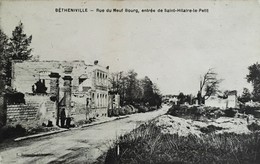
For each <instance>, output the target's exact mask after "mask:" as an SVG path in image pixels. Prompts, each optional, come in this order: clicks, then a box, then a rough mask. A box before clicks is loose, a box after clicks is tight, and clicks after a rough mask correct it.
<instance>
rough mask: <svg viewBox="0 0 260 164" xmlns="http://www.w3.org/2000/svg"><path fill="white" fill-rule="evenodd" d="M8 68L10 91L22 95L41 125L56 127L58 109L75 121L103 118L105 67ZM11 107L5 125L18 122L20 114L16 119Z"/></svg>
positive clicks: (50, 64) (26, 64) (47, 64)
mask: <svg viewBox="0 0 260 164" xmlns="http://www.w3.org/2000/svg"><path fill="white" fill-rule="evenodd" d="M12 68H13V69H12V88H14V89H15V90H16V91H18V92H22V93H24V94H25V103H26V104H25V106H30V107H32V108H34V109H35V110H34V114H37V115H38V116H39V120H41V122H46V121H47V120H51V121H52V122H56V124H58V121H59V114H60V111H61V108H65V112H66V115H67V117H72V118H73V119H74V120H75V121H78V120H86V119H90V118H93V117H100V116H107V109H108V76H109V67H108V66H107V67H102V66H100V65H99V63H98V61H95V62H94V63H93V64H85V62H84V61H71V62H69V61H23V62H22V61H13V64H12ZM11 108H12V107H10V108H9V115H8V114H7V119H9V122H10V121H11V122H12V121H18V120H21V119H22V118H21V111H19V115H20V116H19V117H18V116H17V117H16V116H15V115H13V113H15V112H10V111H12V110H13V111H15V110H16V108H15V109H11ZM36 108H37V109H36ZM32 111H33V110H32ZM10 113H11V114H10ZM25 113H27V114H28V113H29V112H25ZM26 117H27V118H29V117H28V116H26ZM32 117H33V114H32Z"/></svg>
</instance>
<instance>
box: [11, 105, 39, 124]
mask: <svg viewBox="0 0 260 164" xmlns="http://www.w3.org/2000/svg"><path fill="white" fill-rule="evenodd" d="M6 118H7V119H6V120H7V123H6V124H7V125H16V124H20V125H24V126H30V125H32V124H38V120H39V119H40V114H39V113H38V110H37V108H35V107H32V106H28V105H7V113H6Z"/></svg>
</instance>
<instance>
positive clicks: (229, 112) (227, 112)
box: [225, 108, 237, 117]
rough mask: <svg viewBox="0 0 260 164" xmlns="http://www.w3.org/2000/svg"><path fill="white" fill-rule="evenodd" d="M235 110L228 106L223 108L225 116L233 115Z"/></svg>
mask: <svg viewBox="0 0 260 164" xmlns="http://www.w3.org/2000/svg"><path fill="white" fill-rule="evenodd" d="M236 113H237V111H236V110H235V109H233V108H229V109H226V110H225V116H227V117H235V115H236Z"/></svg>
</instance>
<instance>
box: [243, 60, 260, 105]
mask: <svg viewBox="0 0 260 164" xmlns="http://www.w3.org/2000/svg"><path fill="white" fill-rule="evenodd" d="M248 70H249V74H248V75H247V76H246V79H247V82H249V83H252V85H253V92H252V95H253V100H254V101H258V102H260V64H258V62H256V63H255V64H253V65H251V66H249V67H248Z"/></svg>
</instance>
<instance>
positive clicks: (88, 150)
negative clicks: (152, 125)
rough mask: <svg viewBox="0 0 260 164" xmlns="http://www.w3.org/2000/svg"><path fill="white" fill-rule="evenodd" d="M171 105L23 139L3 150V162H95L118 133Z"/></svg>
mask: <svg viewBox="0 0 260 164" xmlns="http://www.w3.org/2000/svg"><path fill="white" fill-rule="evenodd" d="M167 109H168V106H163V107H162V108H161V109H159V110H156V111H152V112H147V113H137V114H133V115H130V116H129V117H128V118H125V119H121V120H116V121H112V122H108V123H104V124H100V125H95V126H91V127H86V128H78V129H72V130H70V131H66V132H63V133H59V134H55V135H51V136H46V137H40V138H37V139H30V140H26V141H20V143H18V145H16V146H14V147H9V148H6V149H4V150H0V163H3V164H10V163H19V164H20V163H26V164H28V163H34V164H36V163H39V164H42V163H93V162H95V161H96V159H97V158H98V157H99V156H100V155H101V154H103V153H104V152H106V151H107V150H108V149H109V147H110V146H112V144H113V142H114V141H115V140H116V138H117V137H118V136H120V135H123V134H125V133H128V132H130V131H131V130H133V129H135V128H136V127H138V126H139V125H140V124H142V123H145V122H147V121H149V120H151V119H153V118H155V117H157V116H159V115H162V114H164V113H166V111H167Z"/></svg>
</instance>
